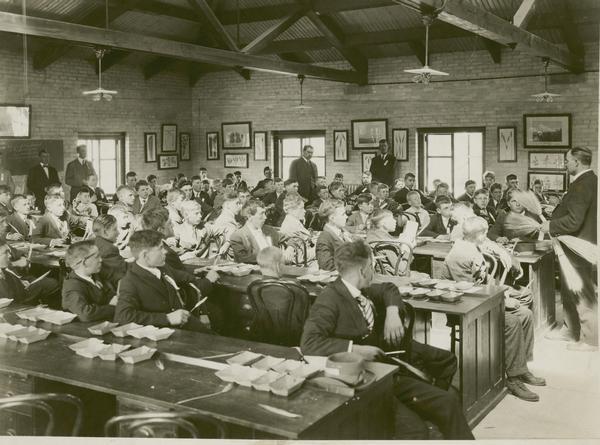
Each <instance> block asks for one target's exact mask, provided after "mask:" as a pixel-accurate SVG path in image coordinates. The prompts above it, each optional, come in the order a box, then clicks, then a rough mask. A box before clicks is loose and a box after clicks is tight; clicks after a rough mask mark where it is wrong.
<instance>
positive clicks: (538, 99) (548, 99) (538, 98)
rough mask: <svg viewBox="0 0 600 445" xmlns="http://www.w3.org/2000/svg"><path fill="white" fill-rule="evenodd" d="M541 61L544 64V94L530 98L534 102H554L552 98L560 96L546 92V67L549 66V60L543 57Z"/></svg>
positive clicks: (533, 95)
mask: <svg viewBox="0 0 600 445" xmlns="http://www.w3.org/2000/svg"><path fill="white" fill-rule="evenodd" d="M542 60H543V62H544V92H543V93H538V94H532V95H531V97H534V98H535V100H536V102H554V98H555V97H560V94H557V93H550V92H549V91H548V65H549V64H550V59H549V58H547V57H544V58H543V59H542Z"/></svg>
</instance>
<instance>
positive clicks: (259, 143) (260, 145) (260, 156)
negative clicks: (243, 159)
mask: <svg viewBox="0 0 600 445" xmlns="http://www.w3.org/2000/svg"><path fill="white" fill-rule="evenodd" d="M254 160H255V161H266V160H267V132H266V131H255V132H254Z"/></svg>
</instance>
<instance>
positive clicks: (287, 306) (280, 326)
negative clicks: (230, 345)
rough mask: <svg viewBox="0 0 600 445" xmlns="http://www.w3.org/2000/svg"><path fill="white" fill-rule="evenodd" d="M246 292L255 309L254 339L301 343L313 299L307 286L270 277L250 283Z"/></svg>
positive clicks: (278, 343) (290, 344) (276, 342)
mask: <svg viewBox="0 0 600 445" xmlns="http://www.w3.org/2000/svg"><path fill="white" fill-rule="evenodd" d="M247 293H248V299H249V300H250V304H251V305H252V309H253V310H254V320H253V323H252V328H251V332H252V337H253V339H255V340H256V341H262V342H265V343H271V344H276V345H283V346H294V345H298V344H299V343H300V337H301V336H302V329H303V328H304V321H305V320H306V318H307V317H308V312H309V310H310V303H311V301H310V296H309V295H308V292H307V291H306V289H304V288H303V287H302V286H300V285H296V284H294V283H289V284H288V283H286V282H283V281H281V280H277V279H272V278H267V279H262V280H257V281H254V282H252V283H250V285H249V286H248V290H247Z"/></svg>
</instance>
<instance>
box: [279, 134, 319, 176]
mask: <svg viewBox="0 0 600 445" xmlns="http://www.w3.org/2000/svg"><path fill="white" fill-rule="evenodd" d="M326 136H327V132H326V130H279V131H274V132H273V146H274V148H275V150H274V156H273V158H274V161H273V164H274V165H273V168H274V177H279V178H282V179H283V178H284V176H285V175H286V174H287V173H286V172H284V171H283V158H284V156H283V140H284V139H295V138H300V139H303V138H316V137H322V138H323V156H322V158H323V170H324V171H323V172H319V175H322V176H326V175H327V137H326ZM300 150H302V141H301V142H300ZM301 153H302V152H301ZM301 153H300V155H301ZM290 157H291V156H285V158H290ZM318 157H319V158H321V156H318ZM295 159H298V158H295ZM285 177H287V176H285Z"/></svg>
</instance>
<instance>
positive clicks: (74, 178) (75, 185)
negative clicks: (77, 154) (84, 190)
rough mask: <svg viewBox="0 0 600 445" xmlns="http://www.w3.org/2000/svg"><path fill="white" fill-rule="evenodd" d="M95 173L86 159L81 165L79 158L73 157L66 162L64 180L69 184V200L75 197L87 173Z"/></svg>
mask: <svg viewBox="0 0 600 445" xmlns="http://www.w3.org/2000/svg"><path fill="white" fill-rule="evenodd" d="M91 174H94V175H95V174H96V171H95V170H94V166H93V165H92V163H91V162H90V161H88V160H85V161H84V163H83V165H82V164H81V162H79V158H77V159H73V160H72V161H71V162H69V163H68V164H67V168H66V170H65V182H66V183H67V185H69V186H71V192H70V193H71V201H72V200H73V199H75V197H76V196H77V193H79V190H81V187H82V186H83V180H84V179H86V178H87V177H88V176H89V175H91Z"/></svg>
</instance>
